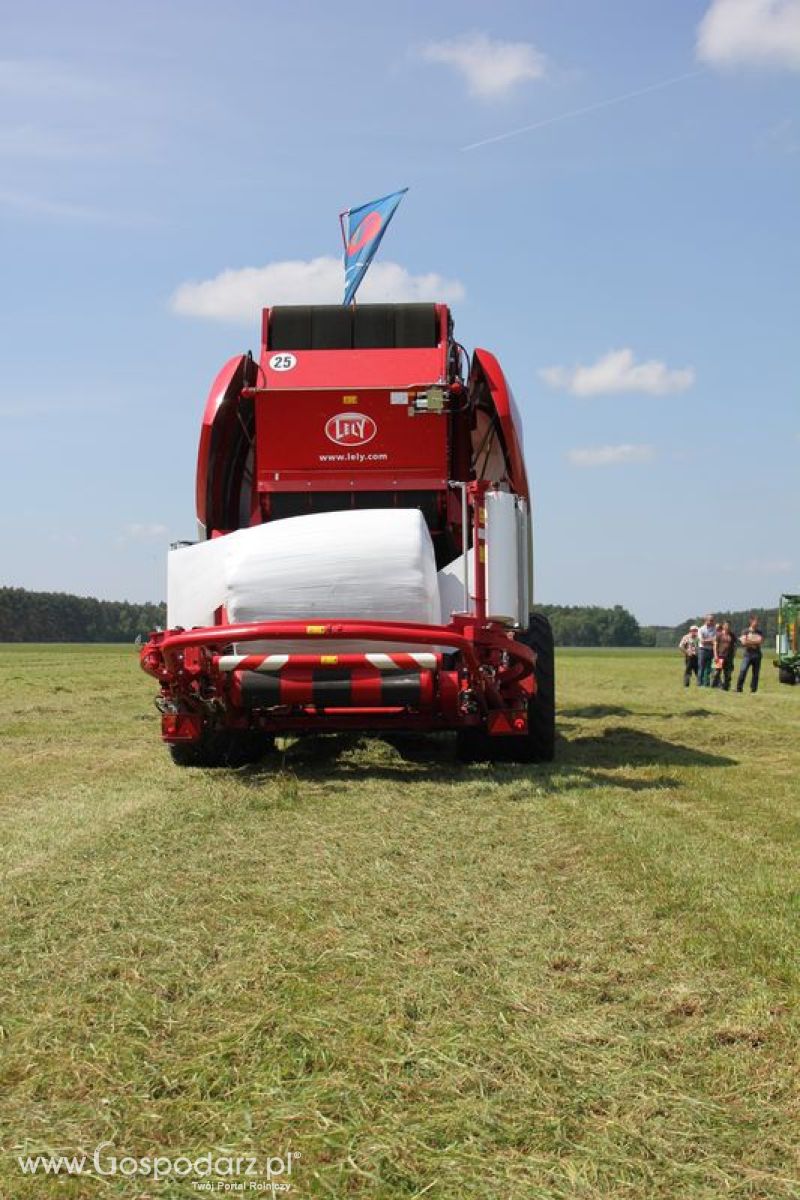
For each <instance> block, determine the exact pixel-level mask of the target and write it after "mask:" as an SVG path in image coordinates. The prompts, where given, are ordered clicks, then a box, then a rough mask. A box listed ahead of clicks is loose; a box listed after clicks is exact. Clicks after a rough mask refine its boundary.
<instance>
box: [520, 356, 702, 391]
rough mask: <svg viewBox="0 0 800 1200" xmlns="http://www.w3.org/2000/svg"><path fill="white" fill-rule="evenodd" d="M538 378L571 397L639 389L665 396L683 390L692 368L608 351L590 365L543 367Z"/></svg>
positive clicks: (687, 383) (692, 380) (691, 377)
mask: <svg viewBox="0 0 800 1200" xmlns="http://www.w3.org/2000/svg"><path fill="white" fill-rule="evenodd" d="M539 375H540V377H541V378H542V379H543V380H544V381H545V383H546V384H547V385H548V386H549V387H552V388H558V389H559V390H560V391H564V392H570V393H571V394H572V395H573V396H607V395H611V394H614V393H617V392H640V393H642V394H643V395H648V396H666V395H668V394H669V393H670V392H685V391H686V389H687V388H690V387H691V386H692V384H693V383H694V371H693V370H692V368H691V367H681V368H679V369H673V368H670V367H668V366H667V365H666V363H663V362H660V361H659V360H658V359H655V358H653V359H649V360H648V361H647V362H641V363H637V362H636V361H635V360H634V354H633V351H632V350H629V349H625V350H609V352H608V354H604V355H603V356H602V358H599V359H598V360H597V362H596V363H593V364H592V365H591V366H589V367H582V366H577V367H544V368H543V369H542V370H541V371H540V372H539Z"/></svg>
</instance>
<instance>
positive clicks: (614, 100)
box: [461, 68, 704, 150]
mask: <svg viewBox="0 0 800 1200" xmlns="http://www.w3.org/2000/svg"><path fill="white" fill-rule="evenodd" d="M702 74H704V70H703V69H702V68H700V69H699V70H697V71H686V73H685V74H683V75H675V76H673V78H672V79H662V80H661V81H660V82H659V83H651V84H650V85H649V87H643V88H638V90H637V91H635V92H625V93H624V94H623V95H622V96H611V97H610V98H609V99H608V100H599V101H598V102H597V104H587V105H586V107H585V108H573V109H572V111H571V112H565V113H559V114H558V116H557V117H545V119H544V120H543V121H535V122H534V123H533V125H523V126H521V127H520V128H519V129H510V130H509V131H508V133H498V134H495V136H494V137H489V138H483V140H482V141H480V142H470V144H469V145H468V146H462V147H461V149H462V150H477V149H478V147H479V146H490V145H491V144H492V142H505V141H506V140H507V139H508V138H513V137H518V136H519V135H520V134H521V133H531V132H532V131H533V130H534V129H544V127H545V125H556V124H557V123H558V122H559V121H568V120H569V119H570V118H571V117H582V116H583V115H584V113H592V112H597V111H598V109H600V108H610V106H611V105H612V104H622V102H623V100H633V99H635V97H636V96H646V95H647V94H648V92H658V91H660V90H661V88H666V87H672V85H673V84H674V83H681V82H682V81H683V80H684V79H694V78H695V76H697V75H702Z"/></svg>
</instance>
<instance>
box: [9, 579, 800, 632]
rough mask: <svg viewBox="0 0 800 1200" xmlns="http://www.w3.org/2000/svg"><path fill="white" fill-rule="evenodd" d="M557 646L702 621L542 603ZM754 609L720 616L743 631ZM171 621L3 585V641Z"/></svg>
mask: <svg viewBox="0 0 800 1200" xmlns="http://www.w3.org/2000/svg"><path fill="white" fill-rule="evenodd" d="M538 610H539V612H542V613H544V614H545V616H546V617H548V618H549V620H550V623H551V625H552V627H553V637H554V639H555V643H556V645H557V646H675V645H677V643H678V642H679V641H680V639H681V638H682V637H683V635H684V633H686V631H687V630H688V628H689V626H690V625H692V624H694V623H698V624H699V623H700V621H701V620H702V617H694V618H687V619H686V620H685V621H682V622H681V623H680V625H674V626H672V625H643V626H640V625H639V622H638V621H637V620H636V618H635V617H634V616H633V614H632V613H630V612H628V610H627V609H626V608H623V607H622V605H621V604H615V605H614V607H613V608H602V607H599V606H597V605H586V604H573V605H563V604H543V605H539V606H538ZM749 616H750V611H748V610H746V611H741V612H724V613H717V614H716V617H717V620H718V621H725V620H729V621H730V622H731V624H732V625H733V628H734V630H735V631H736V632H737V633H740V632H741V630H743V629H744V628H745V626H746V625H747V621H748V618H749ZM758 616H759V618H760V620H761V628H762V629H763V630H764V633H765V635H766V637H767V639H768V640H769V641H771V640H772V639H773V638H774V637H775V626H776V621H777V609H775V608H772V609H766V610H763V609H762V610H761V611H758ZM166 623H167V606H166V605H165V604H163V603H161V604H131V603H130V602H129V601H127V600H95V599H94V598H93V597H92V596H72V595H69V594H68V593H67V592H29V591H28V590H27V589H26V588H13V587H0V642H132V641H134V640H135V639H136V637H137V636H141V637H146V636H147V634H148V633H149V632H150V631H151V630H152V629H156V628H164V626H165V625H166Z"/></svg>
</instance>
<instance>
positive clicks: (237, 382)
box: [196, 354, 245, 526]
mask: <svg viewBox="0 0 800 1200" xmlns="http://www.w3.org/2000/svg"><path fill="white" fill-rule="evenodd" d="M244 359H245V356H244V355H243V354H238V355H237V356H236V358H231V359H229V360H228V362H226V363H225V366H224V367H223V368H222V370H221V371H220V373H219V375H217V378H216V379H215V380H214V382H213V384H212V385H211V391H210V392H209V393H208V400H206V407H205V411H204V413H203V425H202V428H201V430H200V445H199V447H198V450H197V484H196V488H197V490H196V504H197V519H198V521H200V522H201V523H202V524H203V525H205V526H208V524H209V514H208V511H207V508H208V473H209V463H210V455H211V435H212V431H213V428H214V420H215V418H216V415H217V413H218V412H219V409H220V407H221V405H222V403H223V401H225V400H226V399H228V397H229V396H230V395H231V394H232V393H233V392H234V391H235V392H238V391H239V390H240V388H241V386H242V376H243V371H244Z"/></svg>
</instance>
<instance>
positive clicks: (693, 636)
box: [678, 625, 700, 687]
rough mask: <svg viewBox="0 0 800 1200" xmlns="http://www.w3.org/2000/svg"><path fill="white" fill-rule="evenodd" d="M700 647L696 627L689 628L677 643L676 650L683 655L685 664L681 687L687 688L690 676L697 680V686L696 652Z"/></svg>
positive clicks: (690, 680) (690, 679)
mask: <svg viewBox="0 0 800 1200" xmlns="http://www.w3.org/2000/svg"><path fill="white" fill-rule="evenodd" d="M699 645H700V638H699V631H698V628H697V626H696V625H690V626H689V632H688V633H685V634H684V635H683V637H682V638H681V640H680V641H679V642H678V649H679V650H680V652H681V654H682V655H683V658H684V662H685V664H686V667H685V670H684V672H683V686H684V687H688V686H689V684H690V683H691V682H692V676H693V675H694V676H695V678H696V679H697V682H698V685H699V683H700V680H699V678H698V676H697V651H698V647H699Z"/></svg>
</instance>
